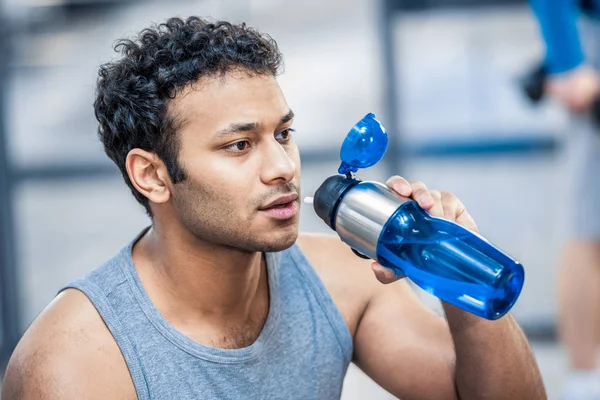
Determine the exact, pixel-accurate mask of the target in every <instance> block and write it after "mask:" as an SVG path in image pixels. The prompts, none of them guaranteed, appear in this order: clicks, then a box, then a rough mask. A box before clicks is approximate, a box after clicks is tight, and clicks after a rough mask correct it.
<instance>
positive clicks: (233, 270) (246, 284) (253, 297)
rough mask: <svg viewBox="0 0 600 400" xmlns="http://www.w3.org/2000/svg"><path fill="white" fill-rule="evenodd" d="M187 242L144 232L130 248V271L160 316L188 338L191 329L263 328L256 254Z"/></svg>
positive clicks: (261, 269) (261, 271)
mask: <svg viewBox="0 0 600 400" xmlns="http://www.w3.org/2000/svg"><path fill="white" fill-rule="evenodd" d="M173 233H174V232H173ZM182 236H183V237H182ZM191 236H193V235H191V234H190V235H189V236H187V237H186V235H181V234H172V233H171V232H158V231H157V230H155V229H150V230H149V231H148V232H147V233H146V234H145V235H144V236H143V237H142V238H141V239H140V240H139V241H138V242H137V243H136V245H135V246H134V249H133V261H134V265H135V266H136V269H137V271H138V274H139V275H140V279H141V281H142V283H143V285H144V287H145V289H146V291H147V292H148V294H149V296H150V298H151V299H152V301H153V302H154V304H155V306H156V307H157V308H158V310H159V311H160V312H161V313H162V314H163V316H164V317H165V318H166V319H167V320H169V322H171V323H172V324H174V325H176V326H178V325H179V327H180V328H181V327H182V326H183V325H185V328H184V329H182V330H188V331H190V332H191V331H193V330H195V327H196V326H202V327H211V329H212V331H215V333H216V332H217V331H218V330H219V329H221V328H227V329H235V327H234V325H237V326H241V325H244V324H249V323H251V322H252V321H255V320H258V321H256V322H257V323H258V324H261V321H260V320H262V322H264V318H266V314H267V312H268V308H269V298H268V292H269V289H268V283H267V271H266V264H265V262H264V260H263V256H262V253H248V252H241V251H236V250H234V249H231V248H225V247H221V246H215V245H212V244H209V243H205V242H201V241H199V240H198V239H197V238H196V237H195V236H194V237H191ZM261 326H262V325H261Z"/></svg>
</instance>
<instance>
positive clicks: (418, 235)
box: [377, 202, 524, 319]
mask: <svg viewBox="0 0 600 400" xmlns="http://www.w3.org/2000/svg"><path fill="white" fill-rule="evenodd" d="M377 256H378V260H379V262H380V263H381V264H382V265H384V266H386V267H389V268H392V269H396V270H398V272H401V273H404V274H405V275H406V276H407V277H408V278H410V279H411V280H412V281H413V282H414V283H415V284H417V285H418V286H419V287H421V288H422V289H424V290H425V291H427V292H429V293H431V294H433V295H434V296H436V297H438V298H440V299H442V300H444V301H446V302H448V303H451V304H454V305H456V306H458V307H461V308H463V309H465V310H467V311H470V312H472V313H474V314H477V315H480V316H482V317H484V318H487V319H497V318H500V317H501V316H502V315H504V314H506V312H507V311H508V310H509V309H510V308H511V307H512V305H513V304H514V302H515V301H516V299H517V298H518V296H519V294H520V291H521V287H522V284H523V279H524V272H523V267H522V266H521V264H519V263H518V262H516V261H514V260H513V259H512V258H511V257H509V256H507V255H506V254H504V253H503V252H502V251H501V250H499V249H498V248H496V247H495V246H493V245H492V244H491V243H489V242H488V241H486V240H485V239H483V238H482V237H480V236H478V235H476V234H475V233H473V232H471V231H469V230H467V229H465V228H464V227H461V226H460V225H458V224H455V223H452V222H450V221H447V220H444V219H441V218H435V217H431V216H430V215H429V214H427V213H426V212H425V211H423V210H422V209H421V208H420V207H419V206H418V205H417V204H416V203H415V202H408V203H405V204H403V205H402V206H401V207H400V208H399V209H398V210H397V211H396V213H395V215H394V216H393V217H392V218H391V219H390V222H388V224H387V225H386V227H385V228H384V231H383V232H382V235H381V237H380V239H379V243H378V247H377Z"/></svg>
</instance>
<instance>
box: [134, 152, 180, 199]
mask: <svg viewBox="0 0 600 400" xmlns="http://www.w3.org/2000/svg"><path fill="white" fill-rule="evenodd" d="M125 167H126V168H127V174H128V175H129V180H131V183H132V184H133V187H135V188H136V190H137V191H138V192H140V193H141V194H143V195H144V196H146V197H147V198H148V200H149V201H150V202H152V203H156V204H161V203H166V202H167V201H168V200H169V198H170V197H171V190H170V184H171V180H170V179H169V174H168V172H167V168H166V166H165V164H164V163H163V162H162V160H161V159H159V158H158V156H157V155H156V154H154V153H150V152H148V151H146V150H142V149H138V148H135V149H132V150H131V151H130V152H129V153H128V154H127V159H126V160H125Z"/></svg>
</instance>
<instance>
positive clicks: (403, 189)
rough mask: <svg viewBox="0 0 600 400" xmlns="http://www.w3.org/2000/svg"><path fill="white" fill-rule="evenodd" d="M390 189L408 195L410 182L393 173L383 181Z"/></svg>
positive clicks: (410, 192) (410, 189)
mask: <svg viewBox="0 0 600 400" xmlns="http://www.w3.org/2000/svg"><path fill="white" fill-rule="evenodd" d="M385 184H386V185H387V186H388V187H389V188H390V189H392V190H395V191H396V193H398V194H399V195H400V196H404V197H410V195H411V194H412V188H411V186H410V183H408V181H407V180H406V179H404V178H403V177H401V176H398V175H395V176H392V177H391V178H390V179H388V180H387V182H386V183H385Z"/></svg>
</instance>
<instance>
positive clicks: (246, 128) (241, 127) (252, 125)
mask: <svg viewBox="0 0 600 400" xmlns="http://www.w3.org/2000/svg"><path fill="white" fill-rule="evenodd" d="M259 126H260V124H259V123H258V122H249V123H246V124H231V125H229V126H228V127H227V128H224V129H221V130H220V131H218V132H217V133H216V134H215V138H217V139H223V138H225V137H227V136H229V135H233V134H235V133H240V132H252V131H255V130H257V129H258V127H259Z"/></svg>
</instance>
